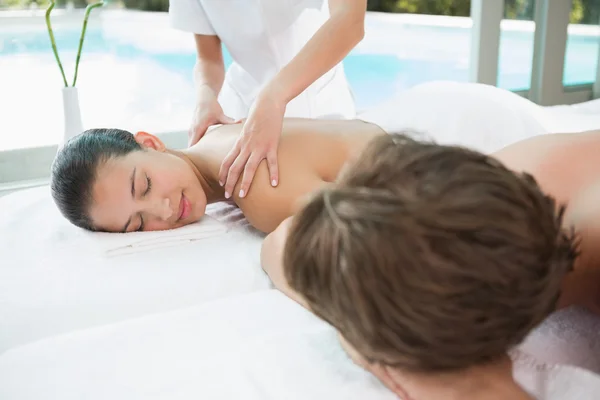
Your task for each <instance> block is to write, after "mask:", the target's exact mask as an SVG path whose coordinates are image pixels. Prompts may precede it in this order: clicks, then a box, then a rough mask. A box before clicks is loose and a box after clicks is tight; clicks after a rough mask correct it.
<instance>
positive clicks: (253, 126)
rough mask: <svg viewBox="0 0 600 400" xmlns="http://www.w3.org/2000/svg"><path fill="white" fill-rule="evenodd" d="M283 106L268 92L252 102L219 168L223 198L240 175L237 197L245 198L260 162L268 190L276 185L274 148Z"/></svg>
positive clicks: (279, 134) (266, 90) (231, 190)
mask: <svg viewBox="0 0 600 400" xmlns="http://www.w3.org/2000/svg"><path fill="white" fill-rule="evenodd" d="M285 106H286V104H285V102H283V101H280V100H278V98H277V96H276V95H274V94H272V92H270V91H269V89H265V90H263V92H261V93H260V94H259V95H258V97H257V98H256V100H255V101H254V104H253V105H252V108H251V109H250V112H249V114H248V119H247V120H246V123H245V124H244V127H243V128H242V132H241V134H240V137H239V138H238V140H237V141H236V143H235V145H234V146H233V149H231V151H230V152H229V154H227V157H225V159H224V160H223V163H222V164H221V169H220V171H219V182H220V183H221V184H222V185H223V184H224V185H225V197H229V196H231V195H232V194H233V190H234V188H235V185H236V184H237V182H238V179H239V178H240V175H242V173H243V174H244V175H243V178H242V183H241V186H240V192H239V196H240V197H244V196H246V195H247V194H248V191H249V190H250V185H251V184H252V180H253V179H254V174H255V173H256V169H257V168H258V166H259V164H260V163H261V161H262V160H264V159H266V160H267V164H268V166H269V182H270V183H271V185H272V186H277V183H278V182H279V168H278V165H277V148H278V147H279V138H280V137H281V130H282V127H283V115H284V114H285Z"/></svg>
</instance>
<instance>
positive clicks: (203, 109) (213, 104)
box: [188, 87, 236, 146]
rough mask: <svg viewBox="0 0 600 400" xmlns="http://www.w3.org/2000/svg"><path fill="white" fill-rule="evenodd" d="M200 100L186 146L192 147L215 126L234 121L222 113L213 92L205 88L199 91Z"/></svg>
mask: <svg viewBox="0 0 600 400" xmlns="http://www.w3.org/2000/svg"><path fill="white" fill-rule="evenodd" d="M201 90H202V92H201V94H200V99H199V100H198V103H197V104H196V110H195V111H194V117H193V119H192V125H191V127H190V130H189V132H188V146H193V145H195V144H196V143H198V141H199V140H200V139H202V136H204V134H205V133H206V130H207V129H208V128H209V127H210V126H212V125H216V124H233V123H235V122H236V121H235V120H234V119H233V118H229V117H228V116H226V115H225V114H224V113H223V109H222V108H221V105H220V104H219V102H218V101H217V96H215V94H214V92H213V91H212V90H211V89H210V88H208V87H206V88H205V89H201Z"/></svg>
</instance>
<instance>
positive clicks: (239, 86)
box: [169, 0, 356, 119]
mask: <svg viewBox="0 0 600 400" xmlns="http://www.w3.org/2000/svg"><path fill="white" fill-rule="evenodd" d="M169 16H170V21H171V25H172V26H173V27H174V28H176V29H180V30H184V31H187V32H192V33H196V34H200V35H216V36H218V37H219V38H220V39H221V42H222V43H223V44H224V45H225V47H226V48H227V50H228V51H229V53H230V54H231V57H232V58H233V63H232V65H231V66H230V67H229V69H228V70H227V73H226V75H225V82H224V84H223V88H222V89H221V93H220V94H219V103H220V104H221V106H222V107H223V111H224V112H225V114H226V115H228V116H229V117H232V118H235V119H237V118H244V117H247V116H248V110H249V108H250V106H251V105H252V103H253V101H254V99H255V98H256V96H257V94H258V93H259V91H260V89H261V88H262V87H263V86H264V85H266V84H267V83H268V82H269V81H270V80H271V79H272V78H273V77H274V76H275V74H277V72H278V71H279V70H280V69H281V68H282V67H284V66H285V65H286V64H287V63H289V62H290V61H291V60H292V58H294V57H295V56H296V54H297V53H298V52H299V51H300V49H301V48H302V47H303V46H304V45H305V44H306V43H307V42H308V41H309V40H310V39H311V38H312V36H313V35H314V33H315V32H316V31H317V30H318V29H319V28H320V27H321V25H323V23H324V22H326V21H327V19H328V18H329V7H328V3H327V0H171V1H170V6H169ZM355 113H356V111H355V106H354V99H353V97H352V93H351V91H350V87H349V85H348V83H347V81H346V76H345V74H344V69H343V66H342V63H339V64H338V65H337V66H336V67H334V68H333V69H332V70H330V71H329V72H327V73H326V74H325V75H323V76H322V77H321V78H319V79H318V80H317V81H315V82H314V83H313V84H312V85H311V86H309V87H308V88H307V89H306V90H305V91H304V92H303V93H302V94H300V95H299V96H298V97H296V98H295V99H294V100H292V101H291V102H290V103H288V106H287V108H286V113H285V115H286V116H288V117H304V118H354V116H355Z"/></svg>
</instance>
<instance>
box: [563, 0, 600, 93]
mask: <svg viewBox="0 0 600 400" xmlns="http://www.w3.org/2000/svg"><path fill="white" fill-rule="evenodd" d="M570 21H571V23H570V24H569V31H568V32H569V34H568V39H567V50H566V56H565V69H564V76H563V82H564V85H565V86H573V85H581V84H590V83H593V82H594V81H595V80H596V70H597V67H598V46H599V44H600V26H598V24H599V23H600V1H598V0H573V3H572V9H571V18H570Z"/></svg>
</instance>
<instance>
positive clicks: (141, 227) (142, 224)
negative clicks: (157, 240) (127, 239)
mask: <svg viewBox="0 0 600 400" xmlns="http://www.w3.org/2000/svg"><path fill="white" fill-rule="evenodd" d="M143 230H144V217H142V216H141V215H140V227H139V228H137V231H136V232H142V231H143Z"/></svg>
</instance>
